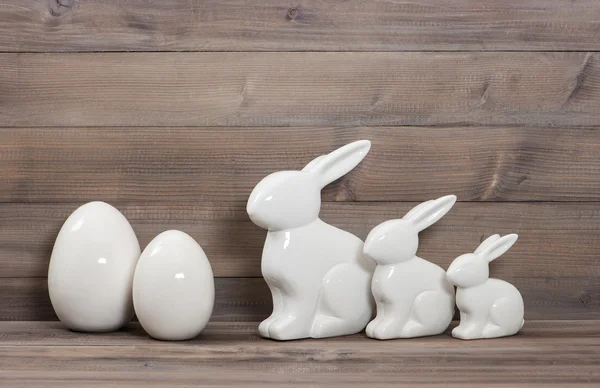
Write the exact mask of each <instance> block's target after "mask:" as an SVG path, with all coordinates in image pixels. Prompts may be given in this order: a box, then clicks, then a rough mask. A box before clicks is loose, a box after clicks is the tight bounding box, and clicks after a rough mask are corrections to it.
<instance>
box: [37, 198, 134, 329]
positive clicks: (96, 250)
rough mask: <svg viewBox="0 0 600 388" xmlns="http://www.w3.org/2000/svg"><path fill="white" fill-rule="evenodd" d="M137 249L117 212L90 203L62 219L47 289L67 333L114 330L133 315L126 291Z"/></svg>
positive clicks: (124, 219) (131, 280) (128, 225)
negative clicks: (72, 331)
mask: <svg viewBox="0 0 600 388" xmlns="http://www.w3.org/2000/svg"><path fill="white" fill-rule="evenodd" d="M139 257H140V245H139V243H138V240H137V237H136V236H135V232H134V231H133V229H132V228H131V225H130V224H129V222H128V221H127V219H126V218H125V216H123V214H121V213H120V212H119V211H118V210H117V209H115V208H114V207H112V206H111V205H109V204H107V203H104V202H89V203H86V204H85V205H83V206H81V207H79V208H78V209H77V210H75V211H74V212H73V213H72V214H71V215H70V216H69V218H67V220H66V221H65V223H64V225H63V226H62V228H61V230H60V232H59V233H58V237H57V238H56V242H55V243H54V249H53V250H52V257H51V258H50V266H49V268H48V291H49V293H50V300H51V302H52V307H53V308H54V311H55V312H56V315H57V316H58V318H59V319H60V320H61V321H62V322H63V323H64V324H65V325H66V326H67V327H68V328H70V329H72V330H76V331H86V332H108V331H114V330H117V329H119V328H120V327H122V326H123V325H125V324H126V323H127V322H129V321H130V320H131V318H132V317H133V303H132V300H131V299H132V298H131V290H132V285H133V274H134V271H135V266H136V264H137V261H138V259H139Z"/></svg>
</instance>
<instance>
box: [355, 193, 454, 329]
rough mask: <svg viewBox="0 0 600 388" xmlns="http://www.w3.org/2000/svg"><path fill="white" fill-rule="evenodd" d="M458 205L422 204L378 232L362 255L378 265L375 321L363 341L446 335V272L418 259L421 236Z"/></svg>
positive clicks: (450, 307)
mask: <svg viewBox="0 0 600 388" xmlns="http://www.w3.org/2000/svg"><path fill="white" fill-rule="evenodd" d="M455 202H456V196H454V195H448V196H445V197H441V198H438V199H436V200H431V201H427V202H423V203H421V204H419V205H417V206H415V207H414V208H413V209H412V210H410V211H409V212H408V213H407V214H406V215H405V216H404V217H403V218H401V219H396V220H390V221H386V222H384V223H382V224H379V225H378V226H376V227H375V228H374V229H373V230H371V232H370V233H369V235H368V236H367V240H366V241H365V245H364V250H363V252H364V254H365V256H367V257H368V258H370V259H371V260H373V261H374V262H376V263H377V268H376V269H375V273H374V275H373V282H372V286H371V289H372V292H373V296H374V297H375V301H376V303H377V317H376V318H375V319H374V320H373V321H372V322H371V323H369V325H368V326H367V330H366V331H367V336H369V337H371V338H377V339H382V340H383V339H392V338H412V337H422V336H427V335H436V334H440V333H442V332H444V330H446V328H448V325H449V324H450V322H451V321H452V317H453V316H454V287H453V286H452V285H451V284H450V283H449V282H448V281H447V280H446V273H445V271H444V270H443V269H442V268H441V267H439V266H437V265H435V264H433V263H431V262H429V261H426V260H423V259H421V258H420V257H418V256H416V253H417V249H418V247H419V232H420V231H422V230H423V229H425V228H427V227H429V226H430V225H432V224H433V223H435V222H436V221H438V220H439V219H440V218H442V217H443V216H444V215H445V214H446V213H447V212H448V211H449V210H450V209H451V208H452V206H453V205H454V203H455Z"/></svg>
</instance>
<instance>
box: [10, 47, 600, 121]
mask: <svg viewBox="0 0 600 388" xmlns="http://www.w3.org/2000/svg"><path fill="white" fill-rule="evenodd" d="M0 90H2V96H1V97H0V126H4V127H13V126H14V127H32V126H33V127H37V126H261V127H264V126H328V125H335V126H350V125H445V126H447V125H461V124H465V125H515V126H598V125H600V54H597V53H556V52H552V53H519V52H511V53H504V52H502V53H498V52H492V53H423V52H420V53H352V52H345V53H169V54H164V53H104V54H101V53H88V54H70V55H64V54H10V53H9V54H0Z"/></svg>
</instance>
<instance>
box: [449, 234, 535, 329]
mask: <svg viewBox="0 0 600 388" xmlns="http://www.w3.org/2000/svg"><path fill="white" fill-rule="evenodd" d="M518 237H519V236H517V235H516V234H509V235H506V236H504V237H500V235H498V234H495V235H493V236H490V237H488V238H487V239H486V240H485V241H484V242H482V243H481V245H479V247H478V248H477V250H475V252H473V253H467V254H464V255H461V256H459V257H457V258H456V259H455V260H454V261H453V262H452V264H451V265H450V268H448V272H447V274H446V276H447V277H448V280H450V281H451V282H452V283H453V284H455V285H456V286H457V291H456V304H457V305H458V308H459V310H460V325H458V326H457V327H455V328H454V330H452V336H453V337H456V338H460V339H464V340H470V339H479V338H496V337H506V336H509V335H513V334H516V333H517V332H518V331H519V330H520V329H521V327H523V324H524V323H525V321H524V320H523V314H524V310H525V309H524V307H523V297H522V296H521V293H520V292H519V290H517V289H516V288H515V286H513V285H512V284H510V283H507V282H505V281H504V280H499V279H490V278H489V277H490V270H489V265H488V263H489V262H490V261H492V260H494V259H496V258H498V257H500V256H501V255H502V254H503V253H504V252H506V251H507V250H509V249H510V247H512V246H513V244H514V243H515V242H516V241H517V238H518Z"/></svg>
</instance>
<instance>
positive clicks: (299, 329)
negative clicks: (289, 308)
mask: <svg viewBox="0 0 600 388" xmlns="http://www.w3.org/2000/svg"><path fill="white" fill-rule="evenodd" d="M308 336H309V335H308V330H307V328H306V327H304V326H303V325H302V324H301V323H300V322H298V319H297V317H296V316H294V315H285V316H282V317H280V318H278V319H277V320H275V321H273V322H272V323H271V325H270V326H269V338H272V339H276V340H281V341H285V340H293V339H299V338H306V337H308Z"/></svg>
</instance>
